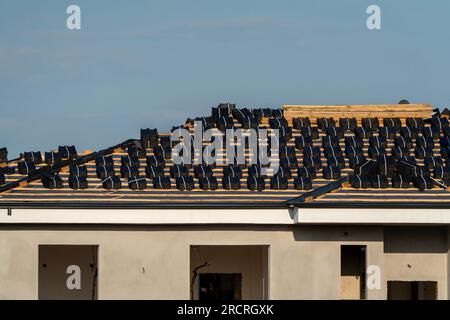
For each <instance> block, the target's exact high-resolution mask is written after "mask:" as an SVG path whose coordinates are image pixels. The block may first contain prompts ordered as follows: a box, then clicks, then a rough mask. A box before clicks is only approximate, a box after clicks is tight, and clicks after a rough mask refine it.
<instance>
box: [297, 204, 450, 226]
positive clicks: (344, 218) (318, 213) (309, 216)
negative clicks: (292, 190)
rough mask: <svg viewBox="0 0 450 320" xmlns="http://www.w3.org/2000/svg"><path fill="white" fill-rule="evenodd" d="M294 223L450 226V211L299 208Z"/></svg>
mask: <svg viewBox="0 0 450 320" xmlns="http://www.w3.org/2000/svg"><path fill="white" fill-rule="evenodd" d="M294 221H295V223H297V224H302V223H317V224H450V209H364V208H361V209H345V208H339V209H337V208H336V209H333V208H317V209H314V208H299V209H298V210H297V212H296V215H295V218H294Z"/></svg>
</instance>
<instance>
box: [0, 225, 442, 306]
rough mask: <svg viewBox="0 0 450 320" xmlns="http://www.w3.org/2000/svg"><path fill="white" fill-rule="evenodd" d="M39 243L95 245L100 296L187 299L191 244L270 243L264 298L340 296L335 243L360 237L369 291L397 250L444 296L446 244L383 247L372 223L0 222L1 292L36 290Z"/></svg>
mask: <svg viewBox="0 0 450 320" xmlns="http://www.w3.org/2000/svg"><path fill="white" fill-rule="evenodd" d="M40 244H89V245H98V246H99V248H98V268H99V274H98V297H99V298H100V299H189V296H190V246H191V245H266V246H269V249H268V252H269V268H268V269H269V297H270V298H271V299H339V298H340V245H342V244H356V245H366V246H367V265H368V266H369V265H378V266H380V268H381V269H382V274H381V277H382V287H381V289H379V290H369V291H368V293H367V297H368V298H369V299H385V298H386V281H387V280H386V279H387V278H390V277H394V276H397V275H398V274H404V273H403V269H402V268H403V267H402V264H403V265H404V263H403V262H402V258H405V259H409V260H408V261H412V263H413V266H414V270H422V271H421V272H423V273H427V274H431V277H433V278H435V279H437V281H439V284H438V285H439V287H440V288H445V290H439V297H440V298H446V297H447V290H446V283H447V278H446V277H447V251H445V252H443V253H431V254H429V253H427V254H424V255H422V254H420V253H419V254H410V253H386V254H385V253H384V251H385V249H384V244H383V228H382V227H377V226H366V227H364V226H351V227H345V226H299V225H298V226H295V225H294V226H241V227H238V226H226V227H219V226H187V227H178V228H177V227H174V226H172V227H131V226H123V227H104V228H98V227H97V228H96V229H94V227H92V226H91V227H82V226H80V227H76V228H75V227H62V226H61V227H57V226H53V227H52V230H48V229H45V228H42V229H37V228H30V229H26V230H15V229H14V227H13V226H9V227H7V228H6V227H3V228H1V229H0V261H1V263H0V299H17V298H21V299H36V298H37V297H38V245H40ZM404 245H405V246H406V247H408V246H409V244H408V243H407V242H405V244H404ZM403 255H404V256H403ZM411 255H412V256H411ZM425 258H427V259H425ZM428 258H430V259H431V260H429V259H428ZM430 261H431V262H432V264H435V266H434V267H432V268H430V267H428V266H427V265H428V264H430ZM410 275H411V276H412V277H413V276H414V277H415V276H419V275H420V273H419V272H417V273H410ZM412 280H420V279H412Z"/></svg>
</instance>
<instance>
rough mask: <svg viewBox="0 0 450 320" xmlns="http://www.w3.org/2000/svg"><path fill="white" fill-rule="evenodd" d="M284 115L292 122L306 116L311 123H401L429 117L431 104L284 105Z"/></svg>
mask: <svg viewBox="0 0 450 320" xmlns="http://www.w3.org/2000/svg"><path fill="white" fill-rule="evenodd" d="M283 112H284V117H285V118H286V119H287V120H288V122H289V123H290V124H292V119H293V118H299V117H303V118H306V117H308V118H309V119H310V120H311V122H312V124H313V125H314V124H316V119H317V118H324V117H327V118H330V117H332V118H334V119H335V120H338V119H339V118H353V117H354V118H356V119H357V121H358V124H359V125H360V124H361V119H362V118H369V117H372V118H375V117H376V118H380V119H383V118H400V120H401V121H402V125H405V119H406V118H410V117H414V118H430V117H431V116H432V114H433V106H432V105H430V104H386V105H340V106H330V105H328V106H325V105H322V106H321V105H315V106H311V105H284V106H283Z"/></svg>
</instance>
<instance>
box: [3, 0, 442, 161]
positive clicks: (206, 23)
mask: <svg viewBox="0 0 450 320" xmlns="http://www.w3.org/2000/svg"><path fill="white" fill-rule="evenodd" d="M71 4H76V5H79V6H80V7H81V14H82V17H81V21H82V22H81V24H82V25H81V26H82V29H81V30H68V29H67V28H66V19H67V17H68V15H67V14H66V8H67V6H69V5H71ZM370 4H377V5H379V6H380V7H381V13H382V17H381V18H382V30H376V31H370V30H368V29H367V27H366V19H367V17H368V15H367V14H366V9H367V7H368V6H369V5H370ZM449 17H450V1H447V0H434V1H433V2H427V1H420V0H396V1H381V0H371V1H365V0H341V1H331V0H330V1H324V0H311V1H300V0H292V1H286V0H280V1H274V0H272V1H266V0H239V1H237V0H228V1H213V0H190V1H189V0H183V1H181V0H176V1H175V0H173V1H167V0H165V1H163V0H161V1H150V0H147V1H144V0H133V1H106V0H95V1H92V0H90V1H84V0H72V1H62V0H40V1H24V0H0V110H1V115H0V146H6V147H8V149H9V151H10V155H11V156H14V155H17V154H18V153H19V152H21V151H27V150H43V151H44V150H49V149H52V148H55V147H57V146H58V145H60V144H75V145H76V146H77V148H78V149H79V150H84V149H87V148H89V149H99V148H103V147H108V146H110V145H113V144H116V143H118V142H121V141H123V140H125V139H128V138H132V137H138V135H139V129H140V128H141V127H158V128H159V129H160V131H166V130H168V129H169V128H170V127H171V126H172V125H176V124H180V123H184V121H185V120H186V118H187V117H192V116H200V115H204V114H208V113H209V112H210V108H211V107H212V106H215V105H216V104H218V103H219V102H223V101H230V102H235V103H237V104H238V105H239V106H249V107H256V106H269V107H278V106H281V105H282V104H286V103H293V104H295V103H297V104H351V103H354V104H363V103H394V102H397V101H399V100H400V99H402V98H407V99H409V100H410V101H411V102H428V103H432V104H433V105H435V106H436V107H444V106H446V105H447V104H448V102H449V101H450V90H449V86H448V84H449V83H450V62H449V57H450V41H449V40H450V37H449V36H450V26H449V24H448V21H449Z"/></svg>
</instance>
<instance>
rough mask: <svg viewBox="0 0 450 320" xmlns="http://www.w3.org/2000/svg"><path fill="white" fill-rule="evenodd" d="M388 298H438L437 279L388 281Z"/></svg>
mask: <svg viewBox="0 0 450 320" xmlns="http://www.w3.org/2000/svg"><path fill="white" fill-rule="evenodd" d="M387 298H388V300H437V282H436V281H388V296H387Z"/></svg>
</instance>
